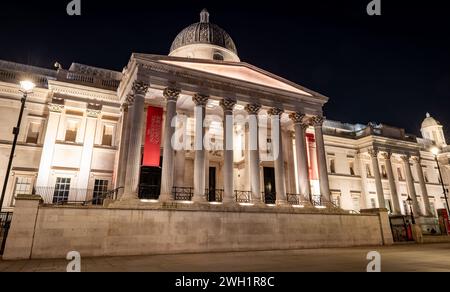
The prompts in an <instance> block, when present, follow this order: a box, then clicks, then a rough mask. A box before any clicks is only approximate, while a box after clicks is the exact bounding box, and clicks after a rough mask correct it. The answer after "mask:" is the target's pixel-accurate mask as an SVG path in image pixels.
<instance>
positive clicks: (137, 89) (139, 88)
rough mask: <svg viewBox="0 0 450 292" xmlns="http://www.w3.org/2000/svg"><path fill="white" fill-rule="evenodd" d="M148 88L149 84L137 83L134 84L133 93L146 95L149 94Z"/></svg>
mask: <svg viewBox="0 0 450 292" xmlns="http://www.w3.org/2000/svg"><path fill="white" fill-rule="evenodd" d="M148 87H149V85H148V83H145V82H143V81H135V82H134V83H133V92H134V94H140V95H145V94H147V91H148Z"/></svg>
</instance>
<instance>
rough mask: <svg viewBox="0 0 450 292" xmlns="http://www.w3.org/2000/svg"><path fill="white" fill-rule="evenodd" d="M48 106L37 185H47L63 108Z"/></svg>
mask: <svg viewBox="0 0 450 292" xmlns="http://www.w3.org/2000/svg"><path fill="white" fill-rule="evenodd" d="M48 108H49V115H48V121H47V129H46V131H45V139H44V145H43V147H42V155H41V162H40V164H39V173H38V177H37V180H36V186H37V187H47V186H48V184H49V177H50V168H51V165H52V160H53V152H54V150H55V145H56V143H55V142H56V136H57V134H58V128H59V124H60V121H61V112H62V111H63V109H64V105H60V104H50V105H49V106H48ZM46 203H47V202H46Z"/></svg>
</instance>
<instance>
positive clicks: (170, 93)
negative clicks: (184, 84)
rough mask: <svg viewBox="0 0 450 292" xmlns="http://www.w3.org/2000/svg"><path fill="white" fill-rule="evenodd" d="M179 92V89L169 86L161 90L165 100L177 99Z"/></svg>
mask: <svg viewBox="0 0 450 292" xmlns="http://www.w3.org/2000/svg"><path fill="white" fill-rule="evenodd" d="M180 93H181V91H180V90H178V89H175V88H170V87H167V88H166V89H164V91H163V95H164V98H165V99H166V100H167V101H177V100H178V98H179V97H180Z"/></svg>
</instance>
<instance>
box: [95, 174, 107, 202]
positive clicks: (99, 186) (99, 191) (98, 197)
mask: <svg viewBox="0 0 450 292" xmlns="http://www.w3.org/2000/svg"><path fill="white" fill-rule="evenodd" d="M107 191H108V181H107V180H103V179H96V180H95V182H94V193H93V196H92V204H93V205H102V204H103V199H104V196H105V194H106V192H107Z"/></svg>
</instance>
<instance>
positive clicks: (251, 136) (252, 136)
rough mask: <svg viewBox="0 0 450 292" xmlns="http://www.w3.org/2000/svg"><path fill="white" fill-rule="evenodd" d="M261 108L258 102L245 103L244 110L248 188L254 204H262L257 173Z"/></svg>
mask: <svg viewBox="0 0 450 292" xmlns="http://www.w3.org/2000/svg"><path fill="white" fill-rule="evenodd" d="M260 109H261V106H260V105H259V104H247V105H246V106H245V110H246V111H247V113H248V121H249V131H248V132H247V139H248V142H249V143H248V145H246V146H247V147H248V149H246V151H248V152H249V161H246V163H248V164H249V166H250V189H251V191H252V202H253V203H254V204H255V205H261V204H263V201H262V199H261V185H260V183H261V180H260V173H259V162H260V161H259V129H258V113H259V110H260Z"/></svg>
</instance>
